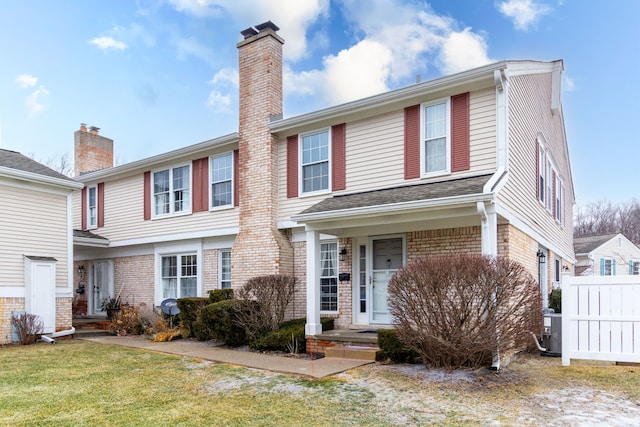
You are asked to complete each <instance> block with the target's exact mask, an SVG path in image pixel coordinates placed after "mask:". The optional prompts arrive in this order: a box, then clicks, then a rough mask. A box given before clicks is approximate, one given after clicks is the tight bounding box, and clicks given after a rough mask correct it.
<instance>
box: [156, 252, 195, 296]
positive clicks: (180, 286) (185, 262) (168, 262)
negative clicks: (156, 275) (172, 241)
mask: <svg viewBox="0 0 640 427" xmlns="http://www.w3.org/2000/svg"><path fill="white" fill-rule="evenodd" d="M197 261H198V256H197V255H195V254H182V255H163V256H162V299H165V298H185V297H195V296H197V293H198V262H197Z"/></svg>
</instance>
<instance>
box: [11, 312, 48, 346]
mask: <svg viewBox="0 0 640 427" xmlns="http://www.w3.org/2000/svg"><path fill="white" fill-rule="evenodd" d="M11 325H12V326H13V327H14V328H15V330H16V334H17V335H18V342H20V344H21V345H28V344H33V343H35V342H36V341H38V338H40V335H42V332H43V331H44V323H42V319H41V318H40V316H38V315H35V314H30V313H25V314H19V315H17V316H13V317H11Z"/></svg>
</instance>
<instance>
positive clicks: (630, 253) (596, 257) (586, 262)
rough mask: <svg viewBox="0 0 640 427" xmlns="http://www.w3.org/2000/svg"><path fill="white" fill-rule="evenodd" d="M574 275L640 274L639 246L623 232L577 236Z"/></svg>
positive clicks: (575, 240)
mask: <svg viewBox="0 0 640 427" xmlns="http://www.w3.org/2000/svg"><path fill="white" fill-rule="evenodd" d="M573 246H574V249H575V253H576V267H575V269H576V276H619V275H629V274H631V275H634V274H636V275H637V274H640V248H638V247H637V246H636V245H634V244H633V242H632V241H631V240H629V239H627V238H626V237H625V236H624V235H623V234H621V233H618V234H604V235H600V236H589V237H577V238H575V239H573Z"/></svg>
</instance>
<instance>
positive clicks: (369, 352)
mask: <svg viewBox="0 0 640 427" xmlns="http://www.w3.org/2000/svg"><path fill="white" fill-rule="evenodd" d="M378 351H380V348H378V347H377V346H366V345H349V344H346V345H345V344H336V345H334V346H332V347H328V348H327V349H325V353H324V356H325V357H334V358H337V359H355V360H372V361H375V360H376V354H377V353H378Z"/></svg>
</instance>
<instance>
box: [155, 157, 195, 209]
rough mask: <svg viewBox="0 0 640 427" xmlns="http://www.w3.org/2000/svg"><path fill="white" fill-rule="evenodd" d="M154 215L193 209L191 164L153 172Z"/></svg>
mask: <svg viewBox="0 0 640 427" xmlns="http://www.w3.org/2000/svg"><path fill="white" fill-rule="evenodd" d="M152 177H153V178H152V179H153V184H152V185H153V207H154V210H153V212H154V215H157V216H160V215H168V214H176V213H185V212H190V211H191V168H190V167H189V165H185V166H178V167H175V168H171V169H165V170H161V171H156V172H153V174H152Z"/></svg>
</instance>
